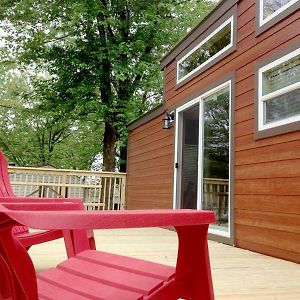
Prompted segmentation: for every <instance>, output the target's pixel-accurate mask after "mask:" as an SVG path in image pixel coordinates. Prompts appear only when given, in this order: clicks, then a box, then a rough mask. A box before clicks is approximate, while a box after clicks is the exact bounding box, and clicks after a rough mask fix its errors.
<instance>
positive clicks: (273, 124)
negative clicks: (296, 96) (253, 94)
mask: <svg viewBox="0 0 300 300" xmlns="http://www.w3.org/2000/svg"><path fill="white" fill-rule="evenodd" d="M299 54H300V48H299V49H297V50H295V51H293V52H291V53H289V54H287V55H285V56H283V57H281V58H279V59H277V60H275V61H273V62H272V63H270V64H268V65H266V66H264V67H262V68H260V69H259V70H258V131H261V130H265V129H269V128H274V127H277V126H281V125H286V124H289V123H293V122H297V121H300V114H299V115H296V116H293V117H289V118H285V119H281V120H278V121H273V122H270V123H268V124H264V116H265V109H264V103H265V101H268V100H271V99H273V98H276V97H278V96H281V95H284V94H287V93H289V92H292V91H295V90H297V89H299V88H300V82H296V83H293V84H291V85H289V86H286V87H284V88H281V89H279V90H277V91H274V92H271V93H269V94H266V95H263V88H262V82H263V73H264V72H266V71H268V70H270V69H272V68H274V67H276V66H278V65H280V64H282V63H284V62H286V61H288V60H290V59H291V58H293V57H295V56H297V55H299Z"/></svg>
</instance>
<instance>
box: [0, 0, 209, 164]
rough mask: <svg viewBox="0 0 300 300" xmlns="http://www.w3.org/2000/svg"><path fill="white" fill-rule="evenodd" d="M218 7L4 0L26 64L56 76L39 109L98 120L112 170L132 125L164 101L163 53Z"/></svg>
mask: <svg viewBox="0 0 300 300" xmlns="http://www.w3.org/2000/svg"><path fill="white" fill-rule="evenodd" d="M211 7H212V5H211V4H210V3H208V2H207V1H205V0H202V1H199V0H198V1H196V0H190V1H182V0H165V1H160V0H151V1H149V0H148V1H145V0H126V1H125V0H119V1H112V0H97V1H96V0H81V1H73V0H60V1H57V0H43V1H37V0H20V1H9V0H4V1H2V2H1V6H0V17H2V18H0V19H2V20H4V21H3V22H2V23H1V26H2V27H3V28H4V30H5V31H6V32H9V35H8V36H7V37H6V40H7V45H10V48H11V51H13V53H14V54H15V55H17V57H18V59H19V62H21V63H26V64H31V65H35V66H39V67H42V68H44V69H45V70H47V72H48V74H49V78H48V79H47V80H46V81H44V82H39V83H37V84H35V86H34V87H35V91H36V93H39V95H42V98H43V99H42V101H40V104H41V105H40V108H41V109H43V110H44V111H45V112H47V111H52V112H56V113H58V114H59V115H62V116H63V117H64V118H69V117H68V116H69V115H71V116H72V117H71V118H73V119H76V118H77V119H80V120H84V119H85V118H90V119H93V120H97V123H96V124H98V125H99V128H100V127H101V128H103V127H104V128H105V129H104V130H105V131H104V136H103V143H102V145H103V152H104V164H105V168H106V170H113V169H114V160H115V151H116V148H122V147H125V145H126V136H127V131H126V124H127V123H128V122H130V121H132V120H133V119H135V118H136V117H138V116H140V115H141V114H143V113H144V112H146V111H148V110H149V109H152V108H153V107H155V106H156V105H157V104H158V103H160V102H161V101H162V93H161V90H162V74H161V72H160V69H159V59H160V58H161V57H162V56H163V54H165V53H166V52H167V51H168V50H169V49H170V48H171V47H172V46H174V44H175V43H176V41H178V40H179V39H180V38H181V37H182V36H183V35H185V34H186V31H187V28H190V27H193V26H194V25H195V24H196V23H198V22H199V21H200V19H201V18H202V17H203V16H204V15H205V14H206V13H207V12H208V10H209V9H211ZM121 152H122V153H126V152H124V151H121ZM123 159H124V157H123Z"/></svg>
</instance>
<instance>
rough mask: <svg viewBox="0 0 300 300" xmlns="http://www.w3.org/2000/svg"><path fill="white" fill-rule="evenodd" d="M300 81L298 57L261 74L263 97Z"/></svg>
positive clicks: (299, 61) (299, 56)
mask: <svg viewBox="0 0 300 300" xmlns="http://www.w3.org/2000/svg"><path fill="white" fill-rule="evenodd" d="M299 81H300V55H297V56H295V57H293V58H291V59H290V60H288V61H286V62H284V63H282V64H280V65H278V66H276V67H274V68H272V69H270V70H268V71H266V72H264V73H263V95H266V94H269V93H271V92H274V91H277V90H279V89H282V88H284V87H287V86H289V85H291V84H293V83H296V82H299Z"/></svg>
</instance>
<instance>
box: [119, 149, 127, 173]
mask: <svg viewBox="0 0 300 300" xmlns="http://www.w3.org/2000/svg"><path fill="white" fill-rule="evenodd" d="M126 171H127V146H122V147H121V148H120V172H124V173H126Z"/></svg>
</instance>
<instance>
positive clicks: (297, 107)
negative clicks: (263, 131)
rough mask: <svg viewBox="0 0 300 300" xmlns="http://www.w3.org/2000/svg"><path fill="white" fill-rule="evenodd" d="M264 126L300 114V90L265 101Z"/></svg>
mask: <svg viewBox="0 0 300 300" xmlns="http://www.w3.org/2000/svg"><path fill="white" fill-rule="evenodd" d="M265 112H266V113H265V120H264V124H267V123H270V122H274V121H278V120H282V119H286V118H290V117H293V116H296V115H299V114H300V89H298V90H295V91H293V92H290V93H287V94H284V95H281V96H279V97H276V98H273V99H272V100H268V101H265Z"/></svg>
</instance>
